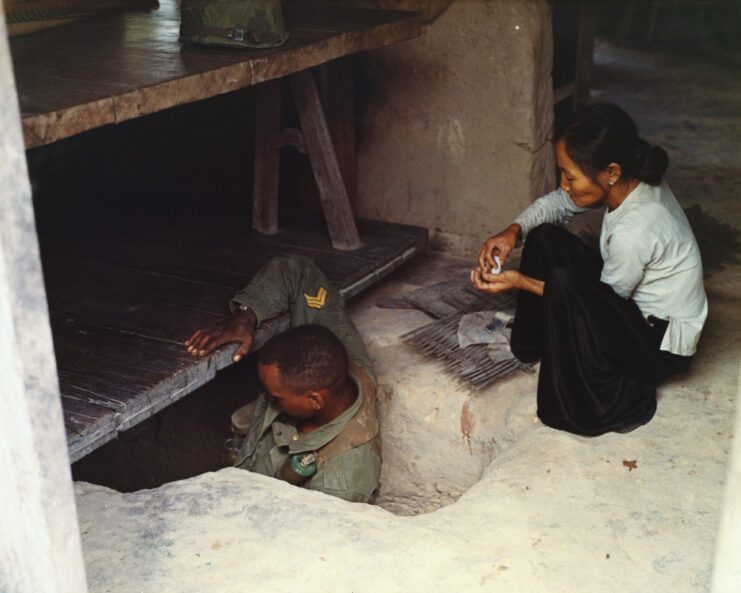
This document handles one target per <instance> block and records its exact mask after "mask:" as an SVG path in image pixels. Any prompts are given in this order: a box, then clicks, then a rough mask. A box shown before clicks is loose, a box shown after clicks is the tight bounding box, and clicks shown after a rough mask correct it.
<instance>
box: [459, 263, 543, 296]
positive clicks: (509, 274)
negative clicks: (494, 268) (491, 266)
mask: <svg viewBox="0 0 741 593" xmlns="http://www.w3.org/2000/svg"><path fill="white" fill-rule="evenodd" d="M471 284H473V287H474V288H475V289H476V290H481V291H483V292H490V293H492V294H497V293H499V292H504V291H506V290H512V289H514V288H517V289H519V290H527V291H529V292H532V293H533V294H537V295H539V296H543V290H544V289H545V282H543V281H542V280H536V279H535V278H531V277H530V276H525V275H524V274H520V272H518V271H517V270H505V271H504V272H502V273H501V274H489V273H488V272H487V271H486V270H482V269H481V268H477V269H475V270H471Z"/></svg>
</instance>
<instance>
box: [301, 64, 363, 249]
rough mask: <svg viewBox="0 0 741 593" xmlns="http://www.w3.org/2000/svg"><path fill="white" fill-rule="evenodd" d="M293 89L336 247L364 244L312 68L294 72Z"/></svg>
mask: <svg viewBox="0 0 741 593" xmlns="http://www.w3.org/2000/svg"><path fill="white" fill-rule="evenodd" d="M291 89H292V90H293V97H294V99H295V101H296V107H297V108H298V114H299V119H300V120H301V129H302V131H303V135H304V141H305V142H306V151H307V152H308V154H309V160H310V161H311V167H312V169H313V170H314V177H315V179H316V183H317V186H318V188H319V197H320V199H321V202H322V208H323V210H324V217H325V219H326V221H327V228H328V229H329V237H330V239H331V241H332V246H333V247H334V248H335V249H347V250H350V249H357V248H358V247H360V245H361V243H360V237H359V236H358V229H357V227H356V226H355V219H354V218H353V215H352V209H351V208H350V200H349V199H348V196H347V189H346V188H345V183H344V181H343V179H342V173H341V172H340V166H339V164H338V162H337V155H336V153H335V150H334V146H333V144H332V138H331V136H330V134H329V128H328V127H327V120H326V118H325V116H324V110H323V109H322V104H321V101H320V100H319V92H318V91H317V86H316V81H315V80H314V75H313V74H312V73H311V72H310V71H309V70H302V71H301V72H298V73H296V74H293V75H291Z"/></svg>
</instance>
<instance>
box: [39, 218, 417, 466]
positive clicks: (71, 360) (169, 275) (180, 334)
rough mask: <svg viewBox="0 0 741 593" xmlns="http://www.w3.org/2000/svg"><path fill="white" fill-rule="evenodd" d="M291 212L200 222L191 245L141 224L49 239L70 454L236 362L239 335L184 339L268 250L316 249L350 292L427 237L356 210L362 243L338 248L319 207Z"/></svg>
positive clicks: (267, 332)
mask: <svg viewBox="0 0 741 593" xmlns="http://www.w3.org/2000/svg"><path fill="white" fill-rule="evenodd" d="M286 221H287V224H286V228H283V229H280V230H279V231H278V232H277V233H276V234H275V235H273V236H270V237H267V236H264V235H260V234H259V233H248V234H246V235H244V234H243V235H238V234H231V233H230V232H217V231H216V230H214V229H209V228H208V226H209V225H208V224H205V223H204V224H203V225H202V226H201V227H200V228H201V230H202V231H203V233H204V234H203V235H200V239H201V242H200V244H199V245H197V246H195V247H194V246H192V245H191V246H190V247H188V246H187V245H186V243H191V244H192V243H193V241H192V237H193V234H192V232H191V231H190V230H189V229H188V228H177V229H168V228H166V227H163V226H157V227H156V228H155V229H151V230H147V228H146V225H145V226H143V227H142V228H130V227H128V226H127V225H124V226H126V229H125V230H118V231H116V230H114V229H108V230H106V231H105V233H104V234H103V235H99V234H96V233H95V232H89V233H88V235H87V236H83V235H79V234H77V233H76V234H75V235H74V236H72V237H64V236H61V237H60V236H58V237H55V238H52V237H46V238H45V239H44V241H42V260H43V262H44V268H45V270H44V271H45V279H46V284H47V293H48V300H49V309H50V315H51V319H52V329H53V333H54V342H55V350H56V356H57V364H58V368H59V382H60V386H61V391H62V393H63V394H64V407H65V419H66V422H67V435H68V446H69V451H70V455H71V457H72V459H73V460H74V459H79V458H81V457H82V456H84V455H86V454H87V453H88V452H90V451H92V450H94V449H95V448H96V447H97V446H100V445H101V444H103V443H105V442H107V441H108V440H110V439H111V438H113V437H114V436H115V434H117V432H118V431H120V430H125V429H126V428H128V427H130V426H133V425H134V424H136V423H137V422H140V421H141V420H143V419H145V418H148V417H149V416H151V415H152V414H154V413H156V412H157V411H159V410H161V409H163V408H164V407H166V406H167V405H169V404H170V403H172V402H173V401H175V400H176V399H179V398H180V397H183V396H184V395H186V394H187V393H189V392H190V391H192V390H194V389H196V388H197V387H199V386H201V385H203V384H204V383H206V382H207V381H209V380H210V379H211V378H212V377H213V376H214V374H215V373H216V372H217V371H218V370H219V369H222V368H225V367H226V366H229V365H230V364H232V362H231V355H232V353H233V352H234V349H235V348H236V346H235V345H228V346H225V347H223V348H221V349H219V350H218V351H217V352H215V353H214V354H212V355H210V356H208V357H206V358H203V359H201V358H193V357H190V356H188V355H187V354H186V353H185V350H184V348H183V346H182V341H183V340H185V339H186V338H187V337H188V336H189V335H190V334H191V333H192V331H194V330H195V329H197V328H198V327H203V326H208V325H212V324H213V323H215V322H218V321H220V320H223V319H226V318H227V316H228V309H227V303H228V301H229V299H230V298H231V296H232V295H233V294H234V292H236V291H237V290H238V289H240V288H242V287H243V286H245V285H246V284H247V283H248V281H249V279H250V278H251V277H252V275H254V273H255V272H256V271H257V269H259V267H260V266H262V265H263V264H264V263H266V262H267V261H268V260H269V259H270V258H271V257H272V256H273V255H280V254H283V255H288V254H296V253H298V254H305V255H308V256H310V257H312V258H313V259H314V260H315V261H317V263H318V265H319V266H320V267H321V268H322V269H323V270H325V272H326V273H327V275H328V276H329V277H330V279H331V280H332V281H333V282H334V283H336V284H337V286H338V287H339V288H340V292H341V293H342V294H343V296H345V297H346V298H349V297H351V296H354V295H355V294H357V293H358V292H359V291H361V290H362V289H364V288H366V287H367V286H369V285H370V284H372V283H373V282H375V281H377V280H378V279H379V278H380V277H382V276H384V275H385V274H388V273H390V272H391V271H392V270H393V269H396V268H397V267H398V266H400V265H402V264H403V263H404V262H405V261H407V260H408V259H409V258H411V257H412V256H413V255H414V254H415V253H417V252H418V251H419V250H421V249H422V248H424V246H425V245H426V239H427V233H426V230H425V229H420V228H418V227H408V226H405V225H393V224H387V223H379V222H376V221H363V220H361V221H359V227H360V228H361V229H362V231H363V233H364V235H365V236H366V237H367V240H366V243H365V244H364V245H363V247H362V248H361V249H359V250H357V251H355V252H353V253H343V252H337V251H335V250H333V249H332V246H331V244H330V242H329V240H328V238H327V236H326V233H324V232H323V231H322V229H321V226H322V224H323V222H322V219H321V217H318V216H317V217H310V216H305V215H304V216H300V217H298V218H296V219H294V218H293V217H291V216H288V217H287V219H286ZM201 223H202V221H199V225H201ZM234 226H235V228H237V227H238V226H239V225H238V224H237V223H235V225H234ZM214 228H215V229H216V228H218V229H222V230H223V229H224V228H228V225H227V227H225V226H224V225H222V224H217V223H215V224H214ZM231 230H234V229H231ZM214 268H216V271H214ZM219 270H221V271H219ZM214 279H216V280H218V283H212V282H210V280H214ZM288 323H289V319H288V316H283V317H282V318H278V319H276V320H271V321H269V322H267V323H265V324H263V325H262V326H261V327H260V329H259V331H258V333H257V335H256V341H255V347H256V348H259V347H260V346H261V345H262V344H263V343H264V341H265V340H267V339H268V338H269V337H270V336H272V335H274V334H275V333H278V332H279V331H282V330H283V329H284V328H285V327H287V325H288Z"/></svg>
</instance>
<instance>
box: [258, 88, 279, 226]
mask: <svg viewBox="0 0 741 593" xmlns="http://www.w3.org/2000/svg"><path fill="white" fill-rule="evenodd" d="M256 91H257V103H256V109H255V111H256V119H257V121H256V124H255V181H254V192H253V201H252V228H253V229H255V230H256V231H257V232H259V233H263V234H265V235H272V234H274V233H275V232H276V231H277V230H278V180H279V177H280V171H279V169H280V145H279V143H278V142H276V141H275V138H276V136H277V135H278V133H279V132H280V111H281V110H280V105H281V81H280V80H270V81H268V82H264V83H262V84H261V85H259V86H258V87H257V89H256Z"/></svg>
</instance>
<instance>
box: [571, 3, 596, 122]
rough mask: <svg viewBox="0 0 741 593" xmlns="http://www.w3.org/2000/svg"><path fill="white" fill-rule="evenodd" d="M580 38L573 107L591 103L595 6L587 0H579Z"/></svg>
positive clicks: (575, 69)
mask: <svg viewBox="0 0 741 593" xmlns="http://www.w3.org/2000/svg"><path fill="white" fill-rule="evenodd" d="M578 31H579V40H578V43H577V48H576V64H575V67H574V101H573V109H576V108H578V107H582V106H584V105H586V104H587V103H589V89H590V88H591V86H592V66H593V65H594V6H593V5H592V4H591V3H590V2H588V1H587V0H580V2H579V29H578Z"/></svg>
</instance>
